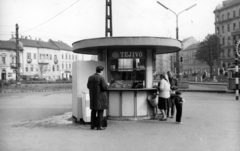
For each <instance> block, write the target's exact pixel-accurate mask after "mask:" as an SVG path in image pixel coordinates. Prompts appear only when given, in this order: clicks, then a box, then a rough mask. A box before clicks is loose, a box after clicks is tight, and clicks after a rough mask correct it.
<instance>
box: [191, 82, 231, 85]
mask: <svg viewBox="0 0 240 151" xmlns="http://www.w3.org/2000/svg"><path fill="white" fill-rule="evenodd" d="M189 84H200V85H223V86H227V85H228V84H227V83H213V82H189Z"/></svg>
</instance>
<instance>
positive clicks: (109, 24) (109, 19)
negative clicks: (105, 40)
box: [105, 0, 112, 37]
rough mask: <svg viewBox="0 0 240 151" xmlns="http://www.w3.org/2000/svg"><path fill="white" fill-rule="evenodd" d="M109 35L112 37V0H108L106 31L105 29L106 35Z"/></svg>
mask: <svg viewBox="0 0 240 151" xmlns="http://www.w3.org/2000/svg"><path fill="white" fill-rule="evenodd" d="M109 34H110V35H109ZM109 36H110V37H112V0H106V31H105V37H109Z"/></svg>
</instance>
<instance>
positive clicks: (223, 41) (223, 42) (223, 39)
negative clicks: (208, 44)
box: [222, 37, 225, 45]
mask: <svg viewBox="0 0 240 151" xmlns="http://www.w3.org/2000/svg"><path fill="white" fill-rule="evenodd" d="M222 45H225V38H224V37H223V38H222Z"/></svg>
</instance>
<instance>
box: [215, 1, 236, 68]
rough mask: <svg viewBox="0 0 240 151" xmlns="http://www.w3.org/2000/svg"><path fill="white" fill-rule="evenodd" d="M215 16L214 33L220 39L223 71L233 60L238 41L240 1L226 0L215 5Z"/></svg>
mask: <svg viewBox="0 0 240 151" xmlns="http://www.w3.org/2000/svg"><path fill="white" fill-rule="evenodd" d="M213 13H214V14H215V33H216V34H217V35H218V36H219V38H220V44H221V49H222V51H221V53H220V62H221V64H220V65H221V68H224V69H225V70H227V69H228V67H229V66H230V65H231V64H234V60H235V42H236V41H237V40H238V39H240V1H239V0H226V1H223V2H222V4H219V5H217V7H216V9H215V10H214V12H213Z"/></svg>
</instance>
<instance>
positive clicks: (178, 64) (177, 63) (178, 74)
mask: <svg viewBox="0 0 240 151" xmlns="http://www.w3.org/2000/svg"><path fill="white" fill-rule="evenodd" d="M157 3H158V4H159V5H161V6H162V7H163V8H165V9H166V10H169V11H171V12H172V13H173V14H174V15H175V16H176V39H177V40H178V38H179V37H178V32H179V28H178V17H179V15H180V14H181V13H183V12H184V11H188V10H189V9H191V8H193V7H194V6H196V5H197V4H194V5H192V6H190V7H188V8H187V9H184V10H183V11H181V12H180V13H178V14H177V13H175V12H174V11H173V10H171V9H170V8H168V7H166V6H165V5H163V4H162V3H160V2H158V1H157ZM176 68H177V78H180V63H179V52H176Z"/></svg>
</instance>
